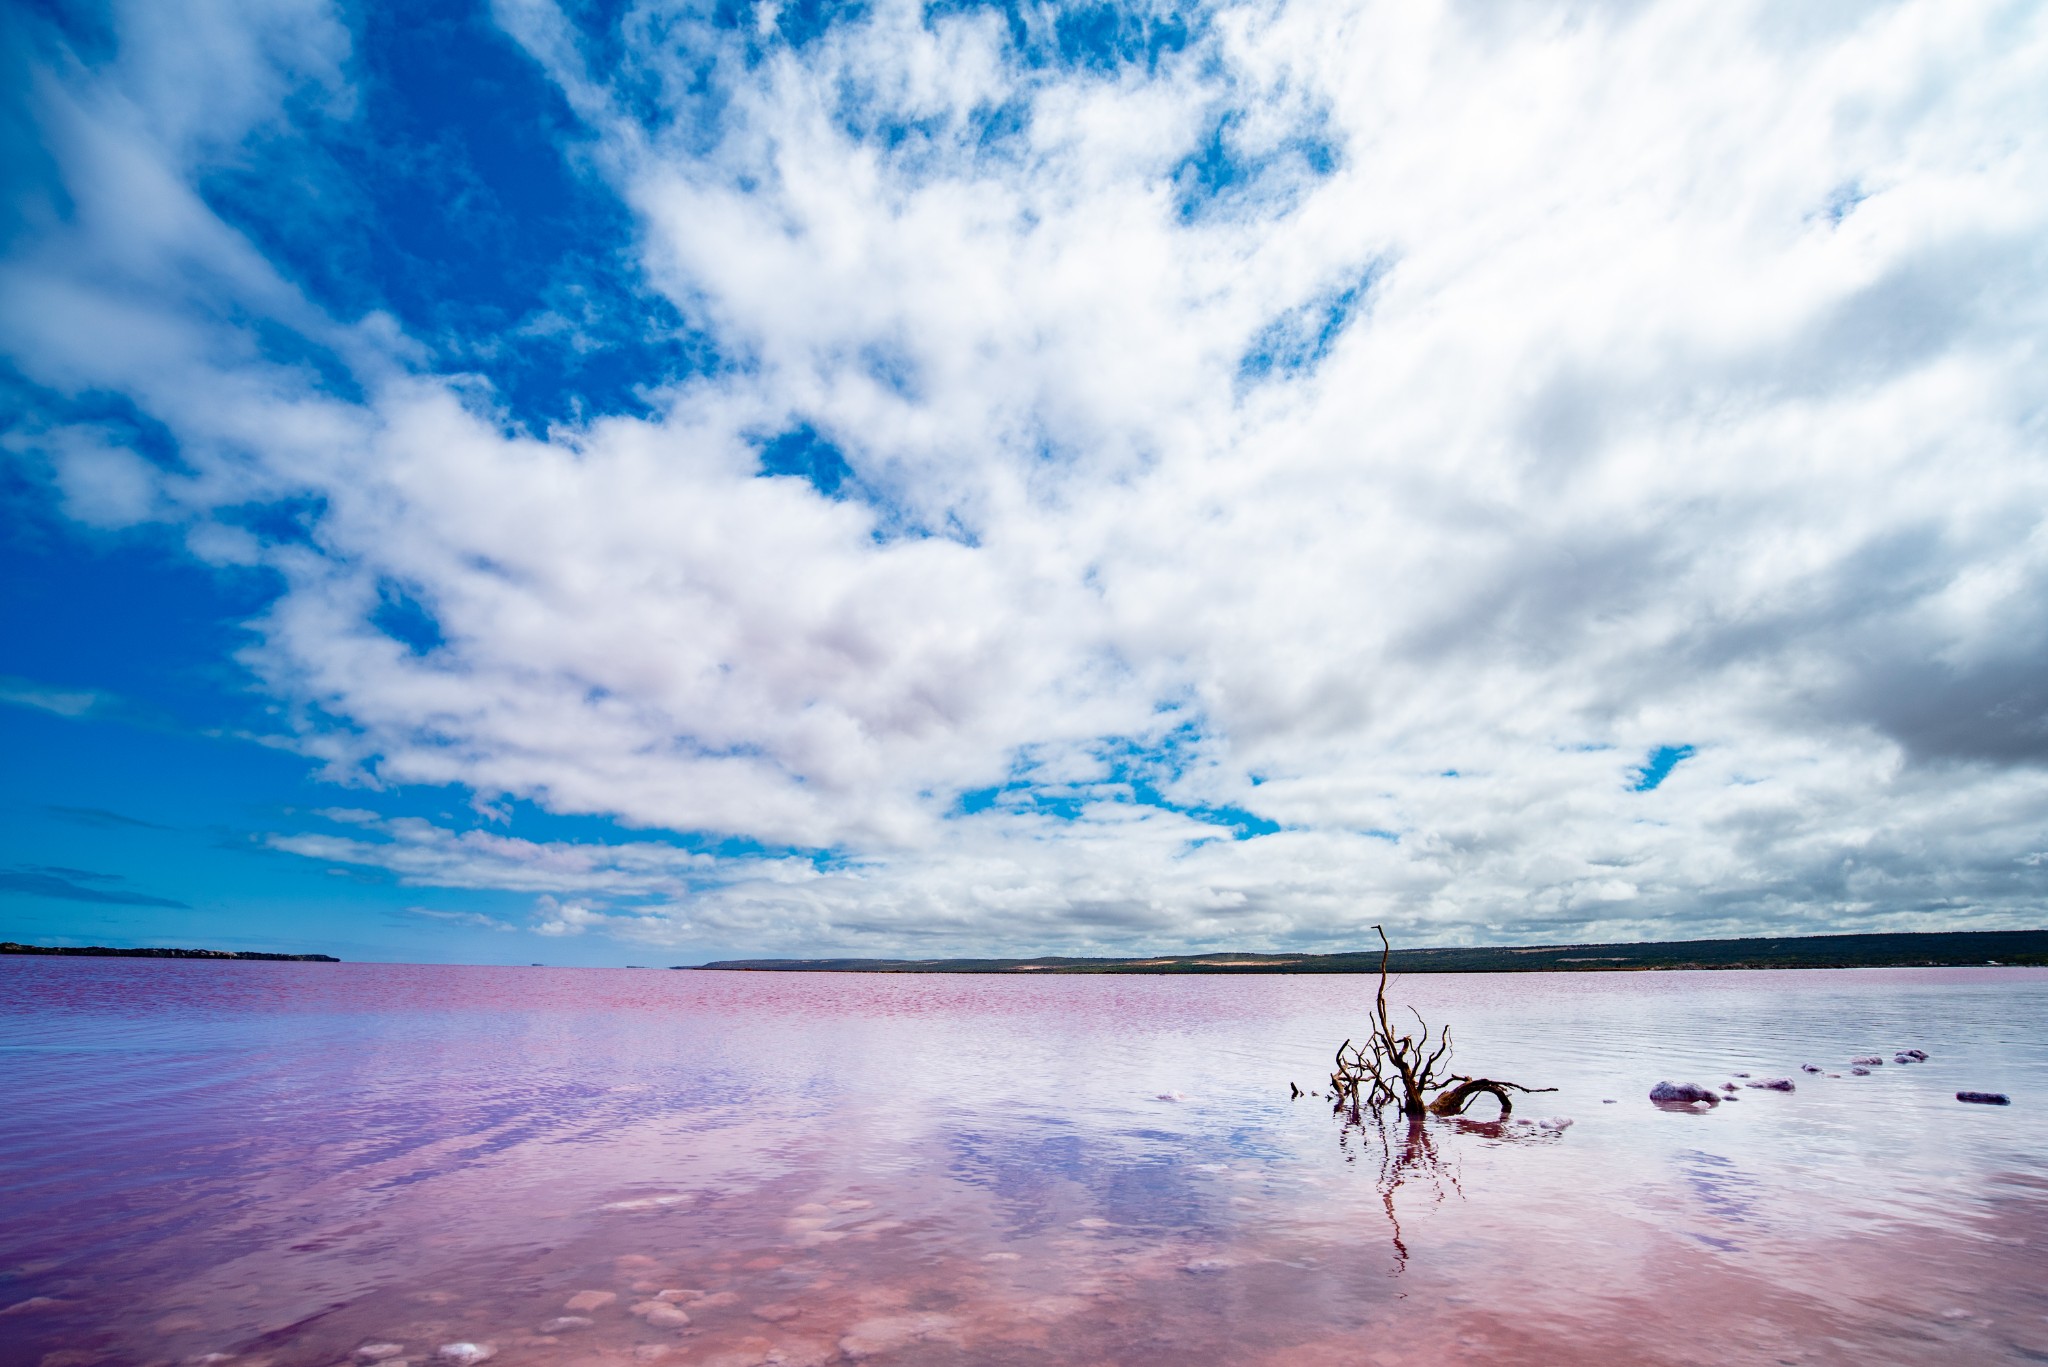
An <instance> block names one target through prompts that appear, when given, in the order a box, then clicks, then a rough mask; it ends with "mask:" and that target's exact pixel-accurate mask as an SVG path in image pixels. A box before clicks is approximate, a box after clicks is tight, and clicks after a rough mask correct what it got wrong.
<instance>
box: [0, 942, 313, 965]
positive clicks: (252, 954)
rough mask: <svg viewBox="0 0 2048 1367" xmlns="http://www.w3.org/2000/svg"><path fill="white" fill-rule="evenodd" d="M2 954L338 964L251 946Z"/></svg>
mask: <svg viewBox="0 0 2048 1367" xmlns="http://www.w3.org/2000/svg"><path fill="white" fill-rule="evenodd" d="M0 954H66V955H78V956H81V957H86V958H96V959H273V960H277V961H279V962H283V963H296V964H338V963H340V962H341V960H339V959H337V958H335V957H334V956H333V955H332V954H259V953H257V952H256V951H255V950H252V949H244V950H227V949H108V948H107V947H106V946H105V945H88V946H85V947H83V948H78V947H73V946H70V945H18V944H16V943H15V942H14V941H12V940H0Z"/></svg>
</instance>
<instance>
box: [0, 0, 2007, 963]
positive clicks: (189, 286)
mask: <svg viewBox="0 0 2048 1367" xmlns="http://www.w3.org/2000/svg"><path fill="white" fill-rule="evenodd" d="M0 61H4V64H5V69H6V73H7V79H6V80H5V81H4V82H0V90H4V91H5V92H6V93H5V95H4V96H0V101H4V104H0V110H4V118H0V141H4V147H5V156H4V163H0V164H4V165H5V167H6V177H7V179H6V195H5V199H4V213H0V528H4V547H0V555H4V559H5V565H4V573H0V613H4V630H0V728H4V733H0V743H4V745H5V753H6V754H7V755H8V757H9V760H8V763H7V764H6V765H5V766H4V767H0V803H4V806H5V812H6V820H5V822H4V823H0V825H4V830H0V937H9V938H15V939H31V940H43V941H51V942H59V943H95V942H97V943H109V944H147V943H184V944H206V945H213V946H220V947H228V948H274V949H285V950H302V951H303V950H320V951H327V952H332V953H337V954H340V955H343V956H344V957H348V958H352V959H357V958H359V959H408V960H463V961H502V962H533V961H544V962H552V963H652V962H659V963H669V962H690V961H694V960H697V959H701V958H704V957H708V956H722V955H732V954H754V953H774V954H789V953H812V952H815V953H835V954H836V953H872V954H895V953H915V954H921V955H922V954H940V953H990V952H995V953H1014V954H1020V955H1021V954H1036V953H1041V952H1049V951H1050V952H1104V953H1109V952H1126V951H1157V950H1171V949H1176V948H1188V949H1199V948H1212V947H1231V948H1243V949H1338V948H1348V947H1352V946H1354V945H1355V944H1356V943H1357V942H1358V941H1359V938H1360V936H1361V933H1363V932H1364V931H1365V928H1366V927H1368V926H1370V925H1371V924H1373V923H1374V922H1384V923H1386V924H1387V925H1388V926H1389V928H1390V929H1391V930H1394V931H1395V932H1396V933H1397V938H1398V939H1401V940H1403V941H1405V942H1408V943H1431V944H1455V943H1501V942H1531V943H1534V942H1546V941H1549V942H1555V941H1562V940H1582V939H1632V938H1656V937H1670V936H1677V935H1709V934H1742V933H1766V932H1768V933H1786V932H1802V931H1831V930H1855V929H1947V928H1967V927H2010V926H2031V925H2036V924H2039V922H2040V911H2039V908H2040V906H2041V897H2042V880H2043V867H2044V864H2048V784H2044V781H2043V779H2044V773H2043V767H2044V765H2048V685H2044V684H2043V682H2042V681H2043V680H2044V679H2048V527H2044V523H2043V521H2042V512H2041V510H2042V509H2043V508H2044V507H2048V462H2044V459H2043V455H2044V453H2043V450H2042V442H2043V434H2042V432H2043V430H2042V426H2041V421H2040V414H2041V412H2042V411H2044V403H2043V401H2044V398H2048V393H2044V383H2048V382H2044V380H2043V378H2042V372H2041V369H2040V366H2039V364H2038V357H2039V345H2040V340H2041V337H2042V335H2043V330H2044V324H2048V308H2044V302H2048V290H2044V288H2043V284H2044V274H2048V257H2044V255H2043V252H2042V249H2041V245H2040V244H2041V243H2042V242H2044V241H2048V188H2044V187H2048V174H2044V171H2048V167H2044V166H2043V160H2044V149H2043V139H2044V137H2048V133H2044V131H2043V130H2044V129H2048V107H2044V106H2048V94H2044V92H2048V79H2044V78H2048V19H2044V16H2043V14H2042V12H2041V11H2040V9H2039V7H2038V6H2033V5H2026V4H2001V3H1992V2H1990V0H1986V2H1985V3H1962V4H1943V5H1934V4H1927V3H1911V2H1909V0H1901V2H1900V3H1894V4H1888V5H1882V6H1824V5H1823V6H1802V7H1799V8H1798V9H1797V11H1796V12H1795V11H1787V10H1785V9H1784V8H1783V7H1782V6H1776V5H1770V4H1762V3H1758V4H1753V5H1751V4H1736V5H1728V4H1714V5H1708V4H1683V3H1651V4H1614V3H1596V2H1594V0H1585V2H1584V3H1556V4H1540V3H1539V4H1531V5H1526V6H1514V7H1494V8H1488V7H1471V6H1459V5H1454V4H1448V3H1446V4H1443V5H1394V4H1380V3H1373V2H1372V0H1359V3H1317V4H1293V3H1281V4H1264V3H1262V4H1257V5H1246V6H1237V5H1214V6H1174V5H1163V4H1106V5H1064V6H1063V5H1024V4H1009V5H975V4H956V3H945V4H919V3H907V2H906V3H883V2H882V0H869V3H864V4H860V5H854V6H825V5H806V4H789V5H779V6H778V5H772V4H754V5H745V4H731V3H723V0H721V3H716V4H709V5H695V4H673V3H619V4H607V5H558V4H555V3H551V0H475V2H474V3H445V4H430V5H410V6H405V7H392V6H374V5H352V6H342V5H334V4H328V3H323V0H241V2H240V3H228V2H227V0H222V2H221V3H214V4H196V5H191V6H179V7H176V8H175V10H174V9H173V8H172V7H167V6H162V5H153V4H146V3H139V2H137V3H84V2H83V0H80V2H79V3H68V2H66V0H37V2H36V3H29V4H22V5H16V6H13V7H10V8H9V9H8V10H7V11H6V12H5V14H4V16H0Z"/></svg>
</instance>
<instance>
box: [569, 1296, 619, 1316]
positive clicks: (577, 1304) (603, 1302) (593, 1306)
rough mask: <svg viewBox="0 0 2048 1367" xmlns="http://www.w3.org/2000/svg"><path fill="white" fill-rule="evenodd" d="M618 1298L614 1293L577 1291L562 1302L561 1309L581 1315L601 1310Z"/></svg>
mask: <svg viewBox="0 0 2048 1367" xmlns="http://www.w3.org/2000/svg"><path fill="white" fill-rule="evenodd" d="M618 1298H619V1293H618V1292H616V1291H578V1292H577V1293H576V1294H575V1295H573V1296H571V1297H569V1299H568V1300H565V1301H563V1302H562V1308H563V1309H564V1310H570V1311H574V1312H576V1313H577V1314H581V1313H582V1312H583V1311H585V1310H602V1309H604V1308H605V1307H606V1306H607V1305H610V1304H611V1303H612V1302H613V1301H615V1300H617V1299H618Z"/></svg>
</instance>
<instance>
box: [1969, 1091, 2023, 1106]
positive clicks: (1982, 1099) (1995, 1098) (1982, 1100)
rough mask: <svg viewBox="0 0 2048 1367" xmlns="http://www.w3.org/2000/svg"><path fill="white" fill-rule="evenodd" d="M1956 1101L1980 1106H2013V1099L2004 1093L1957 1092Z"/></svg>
mask: <svg viewBox="0 0 2048 1367" xmlns="http://www.w3.org/2000/svg"><path fill="white" fill-rule="evenodd" d="M1956 1100H1958V1101H1969V1102H1974V1103H1975V1104H1976V1105H1979V1106H2010V1105H2012V1098H2011V1097H2009V1096H2007V1095H2006V1094H2005V1093H2004V1092H1957V1093H1956Z"/></svg>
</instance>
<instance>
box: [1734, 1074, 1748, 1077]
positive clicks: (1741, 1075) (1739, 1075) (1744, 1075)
mask: <svg viewBox="0 0 2048 1367" xmlns="http://www.w3.org/2000/svg"><path fill="white" fill-rule="evenodd" d="M1735 1076H1737V1077H1748V1076H1749V1074H1748V1073H1737V1074H1736V1075H1735Z"/></svg>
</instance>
